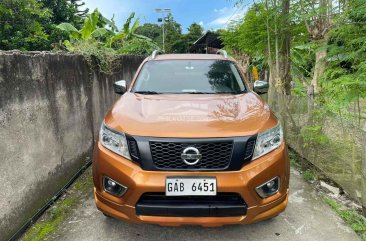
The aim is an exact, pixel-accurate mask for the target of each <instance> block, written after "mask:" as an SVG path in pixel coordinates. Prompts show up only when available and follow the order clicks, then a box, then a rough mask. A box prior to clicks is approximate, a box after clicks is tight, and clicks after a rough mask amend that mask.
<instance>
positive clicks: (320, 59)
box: [311, 46, 327, 94]
mask: <svg viewBox="0 0 366 241" xmlns="http://www.w3.org/2000/svg"><path fill="white" fill-rule="evenodd" d="M326 56H327V50H326V48H325V47H323V46H322V47H320V49H319V50H318V51H317V52H316V53H315V66H314V75H313V79H312V80H311V85H312V86H313V87H314V93H316V94H317V93H319V92H320V90H321V87H320V84H319V81H320V78H321V77H322V75H323V74H324V71H325V58H326Z"/></svg>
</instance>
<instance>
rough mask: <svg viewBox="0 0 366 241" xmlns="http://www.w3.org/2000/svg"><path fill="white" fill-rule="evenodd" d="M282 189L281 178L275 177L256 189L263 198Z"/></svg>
mask: <svg viewBox="0 0 366 241" xmlns="http://www.w3.org/2000/svg"><path fill="white" fill-rule="evenodd" d="M279 190H280V178H279V177H275V178H273V179H271V180H269V181H267V182H265V183H263V184H262V185H260V186H259V187H257V188H256V189H255V191H256V192H257V193H258V195H259V196H260V197H261V198H266V197H269V196H272V195H274V194H276V193H277V192H278V191H279Z"/></svg>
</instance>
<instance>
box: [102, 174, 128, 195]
mask: <svg viewBox="0 0 366 241" xmlns="http://www.w3.org/2000/svg"><path fill="white" fill-rule="evenodd" d="M103 188H104V191H106V192H107V193H110V194H112V195H114V196H118V197H121V196H122V195H123V194H125V192H126V191H127V187H125V186H123V185H122V184H119V183H118V182H116V181H115V180H113V179H110V178H109V177H103Z"/></svg>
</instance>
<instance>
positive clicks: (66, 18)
mask: <svg viewBox="0 0 366 241" xmlns="http://www.w3.org/2000/svg"><path fill="white" fill-rule="evenodd" d="M40 2H41V3H42V4H43V6H44V7H46V8H48V9H49V10H51V12H52V16H51V18H50V23H52V24H60V23H63V22H68V23H71V24H72V25H74V26H75V27H77V28H79V27H81V25H82V24H83V21H84V18H85V17H86V16H87V13H88V11H89V9H85V10H80V7H82V6H84V5H85V3H84V2H80V0H71V1H69V0H40Z"/></svg>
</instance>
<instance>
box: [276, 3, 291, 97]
mask: <svg viewBox="0 0 366 241" xmlns="http://www.w3.org/2000/svg"><path fill="white" fill-rule="evenodd" d="M289 13H290V0H282V26H283V27H282V36H283V39H282V44H281V49H280V61H281V71H280V74H279V77H280V81H281V91H282V92H284V93H285V94H286V95H290V94H291V81H292V77H291V56H290V54H291V32H290V21H289Z"/></svg>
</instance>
